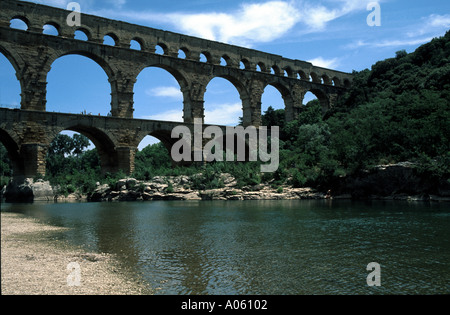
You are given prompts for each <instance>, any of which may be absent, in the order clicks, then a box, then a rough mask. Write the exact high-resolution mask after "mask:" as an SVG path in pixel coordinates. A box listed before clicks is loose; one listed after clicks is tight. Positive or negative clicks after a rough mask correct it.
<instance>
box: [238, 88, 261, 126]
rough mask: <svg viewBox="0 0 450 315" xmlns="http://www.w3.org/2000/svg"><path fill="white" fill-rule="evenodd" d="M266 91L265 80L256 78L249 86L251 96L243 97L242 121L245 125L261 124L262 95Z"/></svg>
mask: <svg viewBox="0 0 450 315" xmlns="http://www.w3.org/2000/svg"><path fill="white" fill-rule="evenodd" d="M263 93H264V82H262V81H258V80H254V81H253V82H252V83H251V84H250V87H249V94H248V95H249V97H248V98H247V99H242V107H243V111H244V113H243V118H242V123H243V125H244V127H248V126H255V127H259V126H261V115H262V113H261V104H262V95H263Z"/></svg>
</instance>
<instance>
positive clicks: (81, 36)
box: [74, 29, 90, 42]
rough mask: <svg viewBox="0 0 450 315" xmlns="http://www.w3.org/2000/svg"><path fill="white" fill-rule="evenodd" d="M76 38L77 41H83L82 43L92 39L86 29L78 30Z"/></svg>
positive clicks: (75, 34)
mask: <svg viewBox="0 0 450 315" xmlns="http://www.w3.org/2000/svg"><path fill="white" fill-rule="evenodd" d="M74 38H75V39H76V40H81V41H85V42H86V41H88V40H89V39H90V34H89V32H88V31H87V30H84V29H78V30H76V31H75V33H74Z"/></svg>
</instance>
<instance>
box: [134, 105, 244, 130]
mask: <svg viewBox="0 0 450 315" xmlns="http://www.w3.org/2000/svg"><path fill="white" fill-rule="evenodd" d="M239 117H242V104H241V103H235V104H216V105H209V106H208V107H207V108H206V109H205V124H210V125H225V126H236V125H237V124H238V123H239ZM141 118H142V119H151V120H163V121H176V122H183V112H182V111H180V110H178V109H173V110H168V111H165V112H161V113H158V114H155V115H150V116H145V117H141Z"/></svg>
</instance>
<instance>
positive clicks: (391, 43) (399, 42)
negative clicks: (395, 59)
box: [345, 36, 433, 49]
mask: <svg viewBox="0 0 450 315" xmlns="http://www.w3.org/2000/svg"><path fill="white" fill-rule="evenodd" d="M432 39H433V36H431V37H422V38H417V39H411V38H407V39H391V40H389V39H387V40H383V41H378V42H365V41H362V40H359V41H356V42H354V43H351V44H349V45H347V46H345V47H346V48H348V49H356V48H360V47H374V48H385V47H404V46H415V45H421V44H425V43H428V42H429V41H431V40H432Z"/></svg>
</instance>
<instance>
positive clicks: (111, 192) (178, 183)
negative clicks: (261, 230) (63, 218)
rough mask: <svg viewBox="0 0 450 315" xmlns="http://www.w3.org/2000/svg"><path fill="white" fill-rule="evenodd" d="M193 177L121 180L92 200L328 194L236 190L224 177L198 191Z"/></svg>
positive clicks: (319, 196) (252, 188) (262, 187)
mask: <svg viewBox="0 0 450 315" xmlns="http://www.w3.org/2000/svg"><path fill="white" fill-rule="evenodd" d="M192 180H193V179H192V177H188V176H177V177H169V176H167V177H163V176H157V177H154V178H153V179H152V180H151V181H148V182H146V181H138V180H136V179H134V178H128V179H122V180H119V181H118V182H117V184H116V185H115V186H114V187H111V186H110V185H101V186H98V187H97V189H96V190H95V191H94V193H93V194H92V195H91V196H90V197H89V200H91V201H139V200H142V201H150V200H289V199H290V200H293V199H324V198H325V197H326V195H325V194H323V193H321V192H318V191H315V190H313V189H312V188H292V187H289V186H280V187H277V188H276V189H274V188H272V187H271V186H270V185H262V184H260V185H255V186H245V187H242V188H238V187H237V183H236V180H235V179H234V178H233V177H232V176H231V175H229V174H222V175H221V181H222V182H223V187H221V188H217V189H206V190H196V189H193V188H192Z"/></svg>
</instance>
